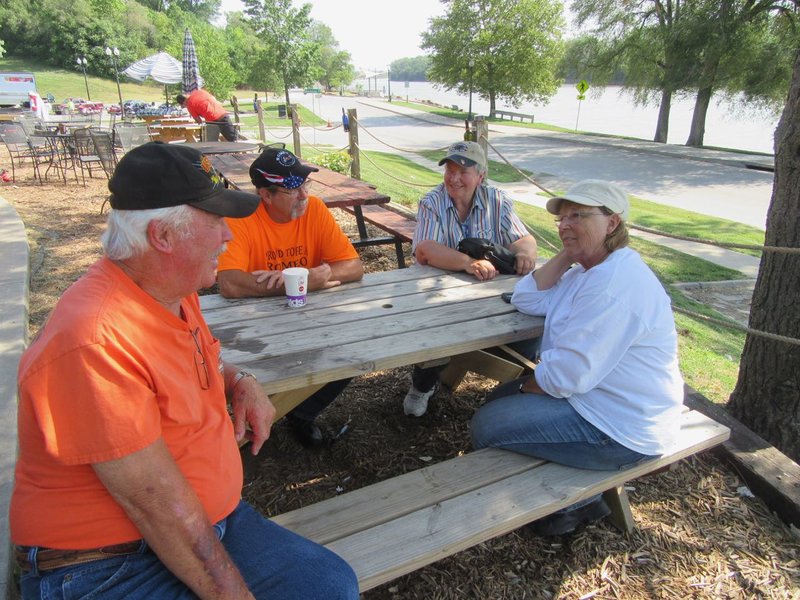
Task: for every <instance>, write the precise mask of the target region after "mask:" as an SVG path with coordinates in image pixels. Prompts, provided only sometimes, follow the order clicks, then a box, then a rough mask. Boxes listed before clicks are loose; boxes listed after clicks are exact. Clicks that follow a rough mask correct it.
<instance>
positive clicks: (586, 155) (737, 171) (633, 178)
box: [292, 94, 773, 229]
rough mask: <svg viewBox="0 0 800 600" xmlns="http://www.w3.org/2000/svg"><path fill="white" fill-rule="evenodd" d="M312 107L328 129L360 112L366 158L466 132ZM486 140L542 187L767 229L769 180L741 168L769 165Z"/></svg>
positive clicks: (307, 98) (330, 138) (568, 138)
mask: <svg viewBox="0 0 800 600" xmlns="http://www.w3.org/2000/svg"><path fill="white" fill-rule="evenodd" d="M292 101H293V102H297V103H300V104H303V105H305V106H307V107H308V108H312V96H311V95H305V94H296V95H293V96H292ZM313 105H314V106H313V108H314V110H315V112H317V114H320V115H322V116H323V117H326V118H329V119H331V123H332V124H333V125H337V124H339V123H340V122H341V121H340V119H341V109H342V108H345V109H348V108H355V109H357V111H358V118H359V122H360V125H361V127H362V131H361V132H360V135H359V141H360V145H361V147H362V148H364V149H368V150H381V151H385V152H395V151H396V149H397V148H399V149H408V150H419V149H426V148H442V147H444V146H446V145H447V144H449V143H451V142H452V141H454V140H457V139H460V138H461V134H462V131H463V130H462V128H461V126H460V125H458V124H454V123H453V121H452V120H449V119H441V118H438V117H436V116H433V115H429V114H427V113H420V112H419V111H414V110H411V109H406V108H404V107H398V106H397V105H396V104H390V103H388V102H386V101H385V100H381V99H363V98H339V97H337V96H322V97H321V98H314V99H313ZM363 129H366V130H367V131H368V132H369V133H371V134H373V135H374V136H375V137H376V138H378V140H380V141H378V140H376V139H374V138H373V137H371V136H370V135H369V134H365V133H364V131H363ZM304 135H305V137H307V138H312V137H313V139H307V140H305V141H307V142H315V143H316V144H330V145H332V146H335V147H340V148H341V147H343V146H345V145H347V134H346V133H344V131H343V130H342V128H341V127H339V128H337V129H334V130H333V131H331V132H325V131H313V132H311V133H309V132H308V131H306V132H305V134H304ZM489 138H490V142H491V143H492V145H494V146H495V147H496V148H497V150H499V151H500V153H501V154H503V155H504V156H505V157H506V158H507V159H508V160H509V161H510V162H511V163H513V164H515V165H517V166H519V167H522V168H525V169H528V170H530V171H532V172H533V173H535V175H536V178H537V180H538V181H540V183H542V184H543V185H545V186H547V187H554V188H563V187H566V186H567V185H569V184H570V183H571V182H575V181H579V180H581V179H587V178H598V179H606V180H609V181H613V182H615V183H618V184H619V185H621V186H623V187H624V188H625V189H626V190H627V191H628V192H630V193H631V194H634V195H636V196H639V197H641V198H645V199H648V200H652V201H654V202H658V203H660V204H666V205H670V206H676V207H680V208H684V209H687V210H692V211H695V212H698V213H701V214H707V215H711V216H715V217H720V218H724V219H729V220H732V221H737V222H740V223H746V224H748V225H752V226H754V227H758V228H760V229H764V228H765V223H766V214H767V209H768V206H769V201H770V197H771V193H772V179H773V177H772V173H769V172H764V171H761V170H756V169H751V168H747V167H746V166H745V165H747V164H759V163H760V164H767V163H771V157H765V156H763V155H747V154H737V153H728V152H718V151H713V150H705V149H692V148H686V147H684V146H676V145H666V144H654V143H652V142H641V141H626V140H616V139H613V138H598V137H595V136H582V135H572V134H561V133H551V132H543V131H539V130H534V129H520V128H514V127H510V126H503V125H496V124H492V126H491V128H490V134H489ZM387 144H388V145H387ZM389 145H391V146H394V147H395V148H394V149H393V148H391V147H390V146H389ZM492 158H495V159H497V158H498V157H497V156H496V155H495V156H492Z"/></svg>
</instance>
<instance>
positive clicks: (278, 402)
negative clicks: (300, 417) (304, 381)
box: [269, 383, 324, 421]
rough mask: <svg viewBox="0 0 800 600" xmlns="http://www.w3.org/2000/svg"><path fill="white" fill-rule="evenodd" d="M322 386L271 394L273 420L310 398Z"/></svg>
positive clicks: (320, 384) (316, 385) (317, 385)
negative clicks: (273, 408) (273, 411)
mask: <svg viewBox="0 0 800 600" xmlns="http://www.w3.org/2000/svg"><path fill="white" fill-rule="evenodd" d="M323 385H324V384H322V383H318V384H315V385H310V386H308V387H304V388H300V389H297V390H289V391H287V392H277V393H275V394H272V395H271V396H270V397H269V399H270V400H272V404H273V405H274V406H275V410H276V413H275V420H276V421H277V420H278V419H280V418H281V417H283V416H285V415H286V414H287V413H289V412H290V411H291V410H292V409H293V408H294V407H295V406H297V405H299V404H300V403H301V402H302V401H303V400H305V399H307V398H308V397H309V396H311V394H313V393H314V392H316V391H317V390H319V389H320V388H322V386H323Z"/></svg>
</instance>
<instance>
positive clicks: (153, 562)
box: [21, 501, 358, 600]
mask: <svg viewBox="0 0 800 600" xmlns="http://www.w3.org/2000/svg"><path fill="white" fill-rule="evenodd" d="M214 528H215V529H216V531H217V535H218V536H219V537H220V539H221V540H222V544H223V545H224V546H225V549H226V550H227V552H228V554H229V555H230V556H231V558H232V559H233V562H234V563H235V564H236V566H237V567H238V568H239V571H240V572H241V574H242V577H243V578H244V580H245V582H246V583H247V586H248V588H250V591H251V592H252V593H253V595H254V596H255V597H256V598H259V599H261V598H264V599H267V598H281V599H282V600H307V599H309V598H325V599H342V600H344V599H348V600H356V599H357V598H358V581H357V580H356V576H355V573H353V570H352V569H351V568H350V566H349V565H348V564H347V563H346V562H345V561H344V560H342V559H341V558H340V557H339V556H337V555H336V554H334V553H333V552H331V551H329V550H327V549H325V548H324V547H322V546H320V545H319V544H316V543H314V542H312V541H310V540H307V539H305V538H303V537H300V536H299V535H297V534H295V533H292V532H291V531H289V530H288V529H284V528H283V527H280V526H279V525H276V524H275V523H273V522H272V521H269V520H268V519H265V518H264V517H262V516H261V515H260V514H259V513H258V512H256V511H255V510H254V509H253V508H252V507H251V506H250V505H249V504H247V503H246V502H244V501H242V502H240V503H239V506H238V507H237V508H236V510H235V511H234V512H232V513H231V514H230V515H229V516H228V518H227V519H224V520H223V521H220V522H219V523H217V524H216V525H214ZM21 585H22V597H23V598H25V599H27V598H41V599H45V598H46V599H48V600H49V599H53V600H56V599H59V600H61V599H63V600H68V599H72V598H86V599H88V598H102V599H103V600H106V599H119V600H138V599H141V600H145V599H147V600H160V599H164V600H173V599H186V600H188V599H190V598H196V597H197V596H195V595H194V593H193V592H192V591H191V590H190V589H189V588H187V587H186V585H184V583H183V582H181V581H180V580H179V579H177V578H176V577H175V576H174V575H173V574H172V573H171V572H170V571H169V570H168V569H167V568H166V567H165V566H164V565H163V564H162V563H161V561H160V560H159V559H158V557H157V556H156V555H155V554H154V553H153V552H151V551H150V550H149V548H148V547H147V544H146V543H144V542H142V548H141V549H140V551H139V552H138V553H137V554H129V555H127V556H118V557H113V558H107V559H103V560H97V561H93V562H90V563H85V564H82V565H75V566H71V567H64V568H61V569H53V570H52V571H47V572H45V573H38V572H37V571H36V570H34V571H31V572H29V573H24V574H23V575H22V580H21Z"/></svg>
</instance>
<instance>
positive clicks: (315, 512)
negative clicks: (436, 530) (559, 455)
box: [272, 448, 544, 544]
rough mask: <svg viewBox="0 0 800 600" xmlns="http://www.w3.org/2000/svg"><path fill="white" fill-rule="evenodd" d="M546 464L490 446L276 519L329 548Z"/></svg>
mask: <svg viewBox="0 0 800 600" xmlns="http://www.w3.org/2000/svg"><path fill="white" fill-rule="evenodd" d="M542 464H544V461H543V460H539V459H535V458H531V457H529V456H523V455H522V454H514V453H512V452H505V451H503V450H498V449H496V448H487V449H485V450H478V451H477V452H471V453H469V454H465V455H463V456H459V457H457V458H453V459H450V460H446V461H442V462H440V463H437V464H434V465H431V466H429V467H425V468H423V469H419V470H417V471H411V472H409V473H405V474H403V475H398V476H397V477H393V478H391V479H387V480H386V481H381V482H380V483H376V484H373V485H370V486H367V487H364V488H361V489H359V490H356V491H354V492H350V493H347V494H344V495H341V496H336V497H334V498H330V499H328V500H323V501H321V502H317V503H316V504H313V505H311V506H306V507H304V508H300V509H297V510H293V511H291V512H288V513H284V514H282V515H278V516H277V517H273V519H272V520H273V521H275V522H276V523H278V524H280V525H282V526H284V527H287V528H289V529H291V530H292V531H294V532H295V533H299V534H300V535H304V536H307V537H311V538H312V539H313V540H315V541H317V542H319V543H321V544H327V543H328V542H331V541H333V540H335V539H338V538H342V537H345V536H348V535H351V534H353V533H356V532H358V531H363V530H365V529H370V528H371V527H374V526H376V525H379V524H381V523H385V522H386V521H389V520H391V519H395V518H397V517H399V516H403V515H406V514H409V513H412V512H415V511H417V510H419V509H421V508H423V507H425V506H429V505H430V504H435V503H437V502H442V501H444V500H447V499H448V498H452V497H454V496H458V495H460V494H464V493H466V492H470V491H472V490H475V489H477V488H480V487H482V486H485V485H487V484H489V483H493V482H496V481H500V480H501V479H504V478H506V477H510V476H511V475H516V474H519V473H523V472H526V471H529V470H531V469H535V468H536V467H538V466H540V465H542Z"/></svg>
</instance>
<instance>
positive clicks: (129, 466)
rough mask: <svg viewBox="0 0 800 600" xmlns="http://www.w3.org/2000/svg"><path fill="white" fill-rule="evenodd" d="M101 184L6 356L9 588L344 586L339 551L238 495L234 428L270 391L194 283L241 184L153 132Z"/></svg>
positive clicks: (218, 246)
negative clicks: (99, 220)
mask: <svg viewBox="0 0 800 600" xmlns="http://www.w3.org/2000/svg"><path fill="white" fill-rule="evenodd" d="M109 189H110V190H111V192H112V195H111V206H112V210H111V212H110V214H109V217H108V224H107V229H106V231H105V233H104V234H103V236H102V240H101V241H102V243H103V248H104V251H105V256H104V257H103V258H101V259H100V260H99V261H97V262H96V263H95V264H94V265H92V267H90V269H89V271H88V272H87V273H86V274H85V275H84V276H83V277H82V278H81V279H80V280H78V281H77V282H76V283H75V284H73V285H72V286H71V287H70V288H69V289H68V290H67V291H66V292H65V293H64V295H63V297H62V298H61V299H60V300H59V301H58V303H57V304H56V307H55V308H54V310H53V312H52V314H51V316H50V318H49V319H48V321H47V323H46V324H45V325H44V327H43V328H42V329H41V331H40V332H39V335H38V337H37V338H36V340H35V341H34V342H33V343H32V344H31V345H30V347H29V348H28V349H27V351H26V352H25V353H24V355H23V357H22V359H21V361H20V366H19V381H18V389H19V418H18V427H19V458H18V461H17V466H16V473H15V484H14V491H13V494H12V499H11V509H10V525H11V538H12V540H13V541H14V544H15V546H14V557H15V560H16V563H17V565H18V567H19V568H20V570H21V573H22V575H21V579H20V585H21V588H22V595H23V598H34V597H37V598H38V597H41V595H42V594H43V593H44V592H43V591H44V590H47V589H62V587H63V586H66V585H69V587H70V591H71V593H72V594H74V595H75V596H76V597H78V596H80V597H83V596H86V595H91V594H93V593H97V592H98V590H101V589H102V590H103V591H102V594H103V596H104V597H105V596H108V597H112V596H113V597H119V598H126V599H128V598H133V599H138V598H141V599H144V598H177V597H189V596H192V597H200V598H211V597H214V598H219V597H222V598H290V597H299V598H348V599H355V598H357V597H358V586H357V582H356V579H355V575H354V574H353V572H352V569H350V567H349V566H348V565H347V564H346V563H345V562H344V561H343V560H342V559H340V558H339V557H338V556H336V555H335V554H333V553H332V552H330V551H328V550H326V549H325V548H323V547H322V546H319V545H317V544H315V543H313V542H311V541H309V540H306V539H304V538H301V537H299V536H297V535H295V534H293V533H291V532H289V531H287V530H285V529H283V528H281V527H279V526H277V525H275V524H273V523H272V522H271V521H269V520H267V519H265V518H263V517H262V516H261V515H260V514H258V513H257V512H256V511H255V510H254V509H253V508H252V507H250V506H249V505H248V504H247V503H246V502H244V501H242V500H241V489H242V479H243V478H242V465H241V458H240V456H239V449H238V445H237V440H241V439H243V438H244V437H245V435H247V436H248V437H249V438H250V439H251V440H252V442H253V446H252V451H253V452H254V453H256V452H258V450H259V449H260V448H261V446H262V444H263V443H264V441H265V440H266V439H267V438H268V437H269V430H270V426H271V423H272V420H273V418H274V415H275V409H274V407H273V406H272V404H271V403H270V401H269V398H268V397H267V396H266V394H264V392H263V390H262V389H261V386H260V385H258V382H257V381H256V380H255V378H254V377H253V376H252V375H250V374H249V373H247V372H246V371H243V370H241V369H239V368H238V367H236V366H235V365H233V364H231V363H229V362H227V361H225V360H222V358H221V356H220V347H219V342H218V341H217V340H216V339H214V337H213V335H212V334H211V332H210V331H209V329H208V326H207V325H206V323H205V320H204V319H203V316H202V314H201V312H200V304H199V299H198V296H197V290H198V289H200V288H203V287H209V286H210V285H212V284H213V283H214V280H215V274H216V267H217V258H218V256H219V254H220V253H221V252H222V251H223V249H224V247H225V244H226V243H227V242H228V241H230V240H231V232H230V229H229V228H228V226H227V224H226V221H225V217H244V216H246V215H248V214H250V213H252V212H253V210H255V208H256V206H257V204H258V198H257V197H256V196H254V195H251V194H244V193H240V192H235V191H231V190H227V189H225V187H224V186H223V185H222V181H221V180H220V177H219V175H218V174H217V173H216V171H215V170H214V168H213V167H212V166H211V163H210V162H209V161H208V159H207V158H206V157H205V156H203V155H202V154H200V153H199V152H197V151H196V150H192V149H190V148H186V147H182V146H179V145H166V144H161V143H158V142H155V143H149V144H145V145H143V146H140V147H138V148H136V149H134V150H131V151H130V152H129V153H128V154H126V155H125V156H124V157H123V158H122V160H121V161H120V162H119V165H118V166H117V169H116V172H115V174H114V176H113V177H112V179H111V181H110V182H109ZM226 398H227V399H228V400H230V402H231V405H232V408H233V414H234V418H233V422H232V421H231V418H230V417H229V415H228V411H227V406H226ZM247 425H249V427H250V432H247V433H246V426H247ZM101 586H102V587H101Z"/></svg>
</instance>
